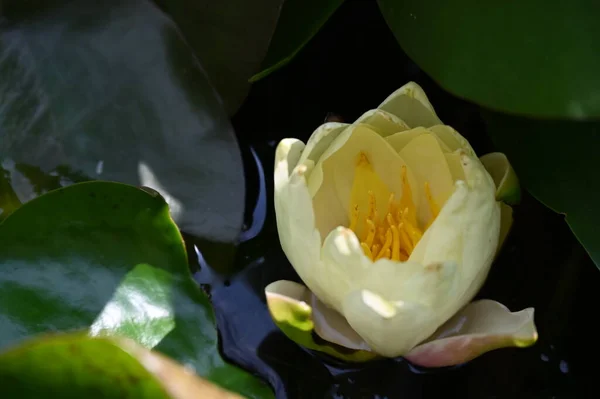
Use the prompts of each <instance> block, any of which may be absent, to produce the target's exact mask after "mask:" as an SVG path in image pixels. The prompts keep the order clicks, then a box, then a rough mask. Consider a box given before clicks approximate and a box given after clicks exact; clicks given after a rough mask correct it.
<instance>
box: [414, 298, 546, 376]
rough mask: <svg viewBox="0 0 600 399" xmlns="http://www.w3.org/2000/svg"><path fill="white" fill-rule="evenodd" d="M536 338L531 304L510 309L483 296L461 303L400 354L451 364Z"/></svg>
mask: <svg viewBox="0 0 600 399" xmlns="http://www.w3.org/2000/svg"><path fill="white" fill-rule="evenodd" d="M537 339H538V333H537V330H536V327H535V323H534V309H533V308H527V309H524V310H521V311H519V312H510V311H509V310H508V308H506V306H504V305H502V304H501V303H499V302H496V301H492V300H488V299H483V300H479V301H475V302H472V303H470V304H469V305H467V306H465V307H464V308H463V309H462V310H461V311H459V312H458V313H457V314H456V315H454V316H453V317H452V318H451V319H450V320H448V321H447V322H446V323H445V324H444V325H442V326H441V327H440V328H439V329H438V330H437V331H436V332H435V333H434V334H433V335H432V336H431V337H430V338H429V339H428V340H427V341H426V342H424V343H422V344H420V345H417V346H416V347H415V348H413V349H412V350H411V351H410V352H409V353H408V354H407V355H406V356H404V357H405V358H406V359H407V360H408V361H409V362H411V363H412V364H415V365H418V366H422V367H446V366H454V365H457V364H462V363H465V362H468V361H470V360H472V359H474V358H476V357H478V356H480V355H482V354H484V353H486V352H489V351H492V350H495V349H500V348H508V347H518V348H524V347H528V346H531V345H533V344H535V343H536V342H537Z"/></svg>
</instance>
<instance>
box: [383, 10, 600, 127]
mask: <svg viewBox="0 0 600 399" xmlns="http://www.w3.org/2000/svg"><path fill="white" fill-rule="evenodd" d="M378 1H379V5H380V8H381V11H382V13H383V15H384V17H385V19H386V21H387V23H388V25H389V27H390V28H391V30H392V32H393V33H394V35H395V36H396V39H397V40H398V42H399V43H400V45H401V46H402V48H403V49H404V51H406V53H407V54H408V55H409V57H411V58H412V59H413V60H414V61H415V62H416V63H417V64H418V65H419V66H420V67H421V69H423V70H424V71H425V72H426V73H427V74H428V75H430V76H431V77H432V78H433V79H435V80H436V81H437V82H438V83H439V84H440V85H441V86H442V87H444V88H445V89H446V90H448V91H450V92H452V93H454V94H455V95H457V96H459V97H463V98H466V99H468V100H471V101H474V102H476V103H478V104H480V105H482V106H485V107H488V108H491V109H494V110H499V111H503V112H508V113H514V114H521V115H529V116H538V117H562V118H572V119H585V118H597V117H599V116H600V96H599V95H598V93H600V79H598V71H599V70H600V51H598V38H599V37H600V24H598V23H597V20H598V15H600V14H599V13H600V3H598V2H596V1H594V0H573V1H569V2H565V1H555V2H548V1H544V0H534V1H527V2H521V1H512V2H502V3H498V4H490V3H489V2H482V1H477V0H454V1H443V2H442V1H433V0H378Z"/></svg>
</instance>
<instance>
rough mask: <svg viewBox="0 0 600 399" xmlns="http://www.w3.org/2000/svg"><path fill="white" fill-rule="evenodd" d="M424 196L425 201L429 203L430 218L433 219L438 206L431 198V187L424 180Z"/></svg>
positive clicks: (438, 210) (438, 211) (437, 211)
mask: <svg viewBox="0 0 600 399" xmlns="http://www.w3.org/2000/svg"><path fill="white" fill-rule="evenodd" d="M425 196H426V197H427V202H428V203H429V209H430V210H431V216H432V219H435V218H436V217H437V215H438V214H439V213H440V208H438V206H437V204H436V203H435V201H434V199H433V195H431V188H430V187H429V182H425Z"/></svg>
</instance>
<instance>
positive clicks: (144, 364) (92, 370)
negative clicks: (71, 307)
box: [0, 333, 241, 399]
mask: <svg viewBox="0 0 600 399" xmlns="http://www.w3.org/2000/svg"><path fill="white" fill-rule="evenodd" d="M0 394H2V396H3V397H8V398H39V397H49V398H103V399H107V398H115V399H116V398H122V397H128V398H138V399H145V398H156V399H159V398H165V399H167V398H173V399H188V398H189V399H192V398H200V397H201V398H211V399H236V398H237V399H241V396H238V395H235V394H233V393H231V392H228V391H225V390H223V389H221V388H219V387H217V386H215V385H214V384H212V383H210V382H208V381H206V380H204V379H202V378H199V377H197V376H194V374H193V373H191V372H190V371H189V370H186V369H185V368H184V367H182V366H181V365H179V364H177V363H175V362H173V361H172V360H171V359H169V358H167V357H165V356H163V355H160V354H159V353H156V352H153V351H149V350H147V349H145V348H143V347H141V346H140V345H138V344H136V343H135V342H133V341H131V340H127V339H123V338H120V337H119V338H90V337H88V336H86V335H85V334H81V333H80V334H77V333H71V334H59V335H50V336H42V337H39V338H36V339H33V340H28V341H27V342H25V343H23V344H21V345H19V346H17V347H12V348H9V349H8V350H7V351H5V352H4V353H0Z"/></svg>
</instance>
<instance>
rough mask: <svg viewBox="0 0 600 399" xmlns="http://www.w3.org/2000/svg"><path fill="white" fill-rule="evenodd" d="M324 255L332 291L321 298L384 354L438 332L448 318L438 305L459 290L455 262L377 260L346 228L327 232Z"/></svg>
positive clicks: (400, 351) (323, 272) (394, 353)
mask: <svg viewBox="0 0 600 399" xmlns="http://www.w3.org/2000/svg"><path fill="white" fill-rule="evenodd" d="M321 259H322V265H321V269H320V271H319V273H320V274H319V275H320V278H321V279H322V280H323V281H327V282H329V289H328V290H327V293H326V294H325V296H324V297H322V296H320V295H319V298H320V299H321V300H322V301H323V302H325V303H326V304H328V305H330V306H331V307H333V308H334V309H335V310H337V311H338V312H341V313H342V314H343V315H344V316H345V317H346V319H347V320H348V322H349V324H350V326H351V327H352V328H353V329H354V330H356V332H357V333H358V334H359V335H360V336H361V337H362V338H363V339H364V340H365V341H366V342H367V343H368V344H369V346H370V347H372V348H373V349H374V350H375V351H376V352H377V353H379V354H381V355H384V356H398V355H401V354H403V353H406V351H407V350H409V349H410V348H412V346H414V345H416V344H417V343H419V342H421V341H422V340H424V339H425V338H427V337H428V336H429V335H430V334H432V333H433V332H434V331H435V329H436V328H437V327H438V326H439V325H440V324H441V323H442V322H443V321H441V320H439V318H438V316H437V312H436V309H437V308H439V307H440V306H442V305H443V304H444V303H446V302H448V301H449V300H451V299H452V298H453V297H454V296H455V293H456V292H457V289H458V288H459V287H458V281H459V275H458V274H457V268H456V265H455V264H453V263H451V262H444V263H441V264H437V265H431V266H428V267H423V266H422V265H420V264H418V263H415V262H396V261H392V260H389V259H380V260H378V261H377V262H375V263H373V262H372V261H371V260H370V259H369V258H367V257H366V256H365V255H364V253H363V252H362V249H361V247H360V243H359V241H358V239H357V238H356V235H355V234H354V233H353V232H352V231H351V230H349V229H347V228H344V227H339V228H337V229H335V230H334V231H333V232H331V234H329V235H328V236H327V238H326V239H325V242H324V244H323V250H322V255H321ZM359 293H360V294H359ZM357 295H358V296H357ZM355 307H357V308H355ZM366 310H368V311H366ZM408 321H410V322H411V323H415V324H414V325H413V324H407V323H408Z"/></svg>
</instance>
